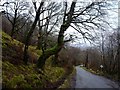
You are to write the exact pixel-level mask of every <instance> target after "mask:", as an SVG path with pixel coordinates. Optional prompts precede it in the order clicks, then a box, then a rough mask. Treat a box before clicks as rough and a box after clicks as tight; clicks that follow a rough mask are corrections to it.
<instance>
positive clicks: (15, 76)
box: [0, 32, 65, 88]
mask: <svg viewBox="0 0 120 90" xmlns="http://www.w3.org/2000/svg"><path fill="white" fill-rule="evenodd" d="M0 33H2V49H3V54H2V59H3V62H2V79H3V81H2V83H3V84H2V85H3V88H46V87H47V86H48V84H49V83H52V82H56V81H57V80H58V79H59V78H60V77H62V76H63V75H64V73H65V70H64V69H63V68H62V67H52V65H51V58H49V59H48V60H47V62H46V65H45V70H44V72H43V73H44V74H40V73H38V72H37V70H36V64H34V63H31V62H29V64H28V65H24V64H23V61H22V57H23V46H24V45H23V43H21V42H19V41H17V40H15V39H12V38H11V37H10V36H9V35H8V34H6V33H4V32H0ZM29 54H30V59H35V60H36V58H38V57H39V56H40V55H41V50H37V49H36V47H35V46H30V47H29ZM0 63H1V62H0Z"/></svg>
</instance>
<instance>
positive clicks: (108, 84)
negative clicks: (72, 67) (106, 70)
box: [75, 66, 119, 88]
mask: <svg viewBox="0 0 120 90" xmlns="http://www.w3.org/2000/svg"><path fill="white" fill-rule="evenodd" d="M118 87H119V86H118V85H117V84H116V83H115V82H113V81H111V80H109V79H107V78H104V77H102V76H98V75H94V74H92V73H90V72H87V71H85V70H84V69H82V68H80V67H79V66H77V67H76V85H75V88H118Z"/></svg>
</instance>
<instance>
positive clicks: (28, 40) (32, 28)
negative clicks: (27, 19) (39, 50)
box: [23, 1, 44, 64]
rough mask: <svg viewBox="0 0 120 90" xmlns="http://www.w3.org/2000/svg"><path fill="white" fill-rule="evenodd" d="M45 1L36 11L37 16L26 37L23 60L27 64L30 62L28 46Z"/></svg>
mask: <svg viewBox="0 0 120 90" xmlns="http://www.w3.org/2000/svg"><path fill="white" fill-rule="evenodd" d="M43 4H44V2H43V1H41V4H40V6H39V8H38V10H37V11H36V17H35V20H34V22H33V24H32V26H31V28H30V31H29V32H28V34H27V36H26V38H25V48H24V55H23V61H24V62H25V64H27V62H28V57H27V56H28V47H29V42H30V38H31V36H32V34H33V32H34V29H35V27H36V24H37V21H38V20H39V16H40V10H41V7H42V6H43Z"/></svg>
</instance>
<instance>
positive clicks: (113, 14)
mask: <svg viewBox="0 0 120 90" xmlns="http://www.w3.org/2000/svg"><path fill="white" fill-rule="evenodd" d="M5 1H10V0H1V2H0V4H3V3H4V2H5ZM12 1H15V0H12ZM16 1H19V0H16ZM26 1H30V0H26ZM35 1H41V0H35ZM46 1H49V0H46ZM52 1H54V2H56V1H57V2H61V1H63V0H52ZM66 1H67V2H69V4H70V3H71V1H72V0H66ZM77 1H78V2H91V1H99V0H86V1H85V0H77ZM104 1H109V3H111V5H112V6H110V7H109V8H110V9H109V10H108V16H107V17H106V18H105V19H106V20H107V21H108V22H109V23H110V25H111V26H112V27H113V28H117V27H118V1H119V0H104ZM61 8H62V7H61ZM108 29H109V30H110V28H108ZM69 33H71V34H72V33H77V32H76V31H74V30H73V28H71V27H70V28H69V29H68V30H67V31H66V34H69ZM78 35H79V34H78ZM79 42H80V43H84V40H80V41H79ZM74 44H79V43H78V42H75V43H73V45H74ZM81 45H89V43H88V42H87V43H86V44H81Z"/></svg>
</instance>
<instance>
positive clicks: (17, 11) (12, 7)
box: [1, 1, 29, 37]
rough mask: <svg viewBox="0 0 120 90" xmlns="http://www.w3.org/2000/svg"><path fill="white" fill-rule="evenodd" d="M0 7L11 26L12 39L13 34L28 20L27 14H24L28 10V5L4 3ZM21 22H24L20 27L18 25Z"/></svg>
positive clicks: (16, 2)
mask: <svg viewBox="0 0 120 90" xmlns="http://www.w3.org/2000/svg"><path fill="white" fill-rule="evenodd" d="M1 7H2V10H4V14H5V16H6V17H7V19H8V20H9V21H10V23H11V25H12V29H11V34H10V35H11V37H13V35H14V34H15V33H17V32H18V31H19V30H21V29H22V28H23V27H24V25H25V23H26V22H27V20H28V19H29V14H26V13H25V12H27V10H28V7H29V3H28V2H23V1H9V2H5V3H4V4H3V5H1ZM25 18H26V20H25ZM21 20H22V21H23V20H25V21H24V22H23V23H22V25H21V23H20V21H21Z"/></svg>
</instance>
